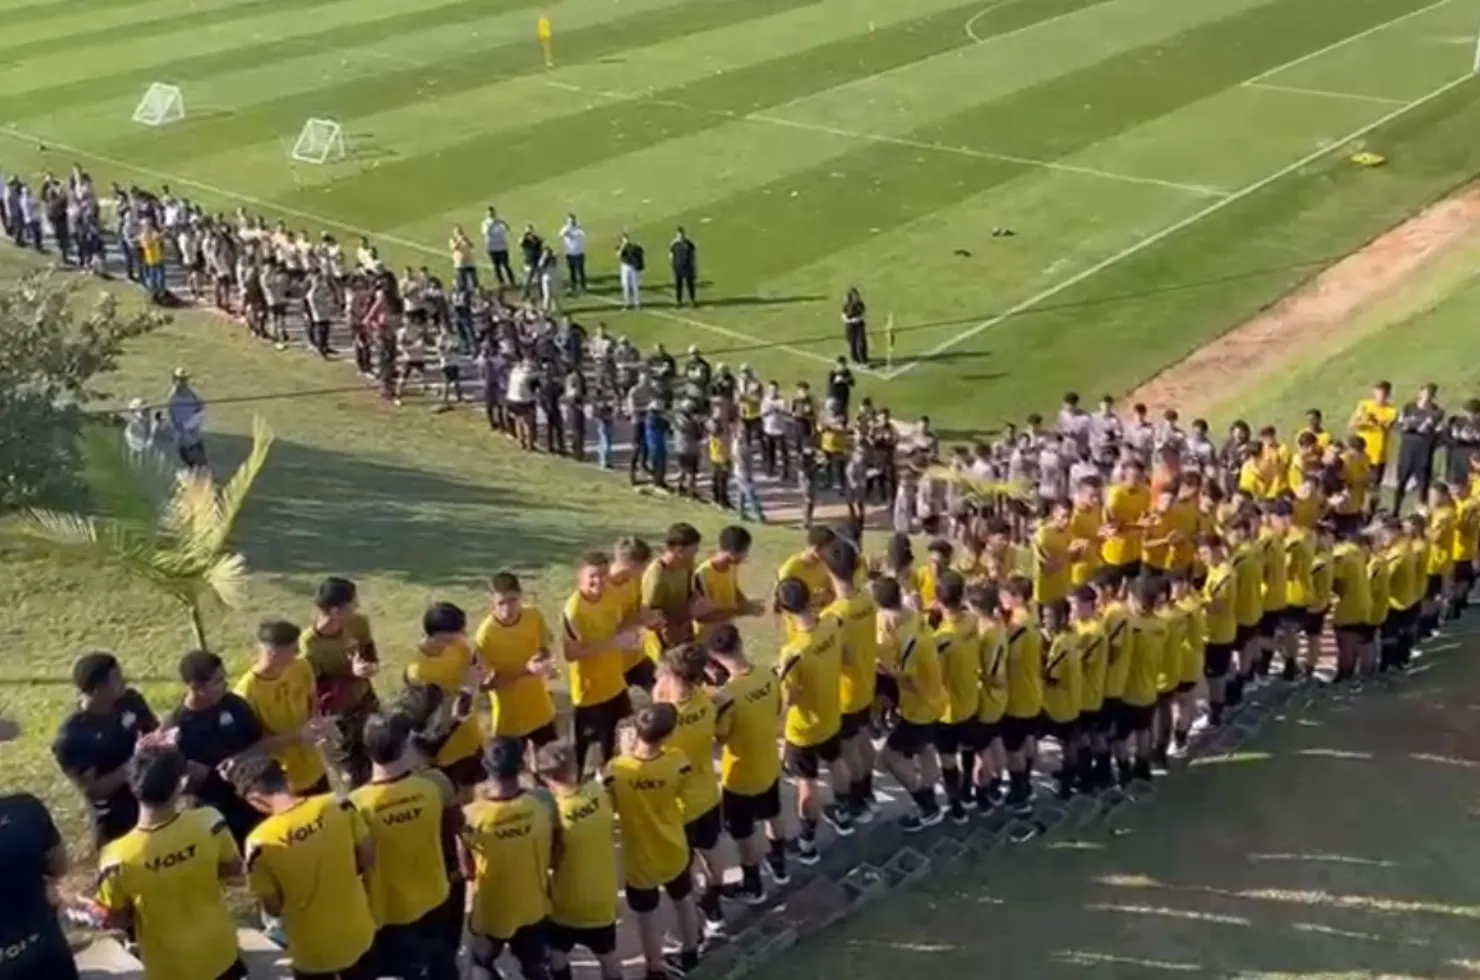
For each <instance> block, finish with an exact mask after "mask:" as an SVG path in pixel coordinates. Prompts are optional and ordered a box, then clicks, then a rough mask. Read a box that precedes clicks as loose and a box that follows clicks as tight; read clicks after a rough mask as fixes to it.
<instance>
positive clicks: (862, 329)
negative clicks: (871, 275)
mask: <svg viewBox="0 0 1480 980" xmlns="http://www.w3.org/2000/svg"><path fill="white" fill-rule="evenodd" d="M867 312H868V307H866V306H864V305H863V296H862V295H861V294H860V293H859V292H858V287H857V286H849V287H848V295H846V296H844V297H843V332H844V335H845V336H846V337H847V338H848V357H849V359H850V360H852V361H853V363H854V364H868V328H867V327H866V325H865V324H864V320H863V317H864V314H865V313H867Z"/></svg>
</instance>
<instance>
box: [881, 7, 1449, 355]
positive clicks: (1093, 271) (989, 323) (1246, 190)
mask: <svg viewBox="0 0 1480 980" xmlns="http://www.w3.org/2000/svg"><path fill="white" fill-rule="evenodd" d="M1449 2H1451V0H1438V2H1437V3H1432V4H1429V5H1428V6H1427V7H1421V8H1419V9H1418V10H1412V11H1409V12H1408V13H1406V14H1403V15H1402V16H1399V17H1395V18H1393V19H1392V20H1390V21H1387V22H1385V23H1382V24H1378V25H1377V26H1376V27H1369V28H1368V29H1367V30H1365V31H1362V32H1360V33H1358V34H1354V35H1352V36H1351V37H1349V38H1347V39H1345V40H1343V41H1337V42H1336V43H1335V44H1328V45H1327V46H1326V47H1324V48H1322V49H1321V50H1320V51H1316V52H1312V53H1311V54H1305V55H1301V56H1300V57H1299V58H1297V59H1295V60H1294V61H1291V62H1289V63H1288V64H1284V65H1279V66H1276V67H1275V68H1272V69H1270V70H1269V71H1266V72H1261V73H1260V74H1258V75H1255V76H1254V77H1253V78H1250V79H1247V80H1246V81H1244V82H1243V83H1242V84H1245V85H1247V84H1249V83H1250V82H1257V81H1259V80H1260V79H1262V78H1267V77H1269V76H1270V75H1273V74H1275V73H1276V72H1279V71H1281V70H1283V69H1285V68H1288V67H1290V66H1291V65H1298V64H1300V63H1302V62H1305V61H1308V60H1310V59H1311V58H1312V57H1314V56H1315V55H1318V54H1323V53H1325V52H1327V51H1332V50H1335V49H1336V48H1339V47H1341V46H1342V45H1344V44H1350V43H1351V42H1352V41H1355V40H1357V39H1358V38H1362V37H1367V36H1368V35H1370V34H1373V33H1375V32H1376V31H1379V30H1381V29H1383V28H1385V27H1390V26H1392V25H1393V24H1397V23H1401V22H1402V21H1405V20H1407V19H1409V18H1410V17H1415V16H1417V15H1418V14H1421V13H1424V12H1426V11H1429V10H1433V9H1434V8H1435V7H1439V6H1442V5H1444V4H1446V3H1449ZM1474 77H1475V76H1474V74H1473V73H1468V72H1467V73H1466V74H1464V75H1461V76H1460V77H1459V78H1456V79H1454V80H1453V81H1450V82H1446V83H1445V84H1443V85H1441V86H1439V87H1438V88H1436V89H1434V90H1433V91H1432V92H1430V93H1428V94H1427V95H1423V96H1420V97H1419V98H1417V99H1414V100H1413V101H1411V102H1404V103H1402V104H1400V105H1398V106H1397V107H1396V108H1394V109H1393V110H1392V111H1391V112H1388V113H1385V114H1384V115H1383V116H1381V117H1380V118H1378V119H1375V120H1373V121H1372V122H1370V123H1367V124H1366V125H1365V126H1362V127H1360V128H1358V129H1355V130H1353V131H1352V132H1350V133H1347V134H1346V135H1345V136H1342V137H1341V138H1339V139H1336V140H1333V141H1331V142H1330V143H1328V144H1326V145H1324V146H1321V147H1318V148H1317V149H1315V150H1313V151H1311V152H1310V153H1307V154H1306V155H1305V156H1303V157H1301V158H1300V159H1299V160H1296V161H1295V162H1294V163H1292V164H1289V165H1288V166H1286V167H1282V168H1281V169H1279V170H1277V171H1275V172H1274V173H1272V174H1269V175H1268V176H1266V177H1262V178H1260V179H1259V180H1256V181H1254V183H1252V184H1249V185H1248V186H1247V187H1243V188H1240V189H1239V190H1237V191H1234V192H1233V193H1232V194H1229V195H1228V196H1227V197H1224V198H1220V199H1219V200H1216V201H1214V202H1213V203H1212V204H1209V205H1208V206H1207V207H1205V208H1203V209H1202V210H1200V211H1196V212H1193V213H1192V214H1190V215H1188V216H1187V217H1185V218H1183V219H1181V220H1180V221H1176V222H1173V223H1172V224H1170V225H1167V226H1166V227H1165V228H1162V229H1161V230H1160V231H1155V232H1152V233H1151V234H1150V235H1147V236H1146V237H1145V238H1141V239H1138V240H1137V241H1135V242H1132V243H1131V244H1130V245H1128V246H1126V247H1125V248H1123V249H1121V250H1120V251H1119V252H1116V253H1115V254H1114V255H1111V256H1109V257H1108V258H1105V259H1102V260H1101V261H1099V262H1096V263H1095V264H1094V265H1092V266H1090V267H1089V268H1087V269H1084V270H1082V271H1080V272H1077V273H1075V274H1074V275H1072V276H1070V277H1069V278H1068V279H1064V280H1062V281H1061V282H1058V283H1055V284H1054V285H1052V286H1049V287H1048V288H1047V289H1044V290H1042V291H1040V292H1038V293H1035V294H1033V295H1032V296H1029V297H1028V298H1027V299H1025V300H1022V301H1021V302H1018V303H1015V304H1014V305H1012V306H1010V307H1008V308H1007V309H1006V310H1005V311H1003V312H1002V313H997V314H994V315H993V316H991V317H988V318H987V319H985V320H983V321H981V322H980V323H978V324H976V325H974V326H971V327H968V328H967V329H965V330H963V331H961V332H960V333H957V334H956V335H954V336H952V337H949V338H947V339H946V340H944V341H942V342H941V343H939V344H936V345H935V346H934V347H932V348H930V349H929V350H928V351H926V352H925V353H923V354H916V355H914V359H912V360H910V361H908V362H907V363H905V364H901V365H900V366H899V367H896V368H894V369H893V370H891V371H887V372H885V376H886V379H887V380H889V381H893V380H894V379H895V378H898V377H900V376H902V375H905V374H908V373H909V372H910V371H913V370H914V369H915V368H917V367H919V366H920V364H921V363H922V362H923V361H927V360H929V359H930V358H932V357H936V356H938V355H940V354H943V353H945V352H946V351H948V350H950V349H951V348H952V347H955V346H956V345H957V344H959V343H961V342H962V341H963V340H969V339H970V338H972V337H975V336H976V335H977V334H979V333H981V332H982V331H984V330H990V329H991V328H992V327H995V326H996V325H997V324H999V323H1001V322H1002V321H1004V320H1006V319H1008V318H1009V317H1013V316H1016V315H1018V314H1019V313H1022V312H1024V311H1026V310H1029V309H1032V308H1033V307H1035V306H1037V305H1038V304H1039V303H1042V302H1043V301H1044V300H1047V299H1052V298H1053V297H1055V296H1057V295H1058V294H1059V293H1062V292H1063V291H1064V290H1066V289H1070V288H1072V287H1074V286H1077V285H1079V284H1080V283H1081V282H1084V281H1085V280H1086V279H1088V278H1090V277H1091V276H1094V275H1097V274H1098V273H1101V272H1103V271H1105V270H1106V269H1108V268H1110V267H1111V266H1113V265H1116V264H1118V263H1120V262H1122V261H1124V260H1125V259H1128V258H1130V257H1131V256H1133V255H1137V254H1138V253H1140V252H1142V251H1144V250H1145V249H1148V248H1150V247H1151V246H1152V245H1155V244H1156V243H1157V242H1160V241H1162V240H1163V239H1166V238H1169V237H1171V236H1172V235H1175V234H1176V233H1177V232H1179V231H1181V230H1182V229H1184V228H1188V227H1191V226H1192V225H1195V224H1197V223H1198V222H1199V221H1201V220H1202V219H1204V218H1206V217H1208V216H1209V215H1212V214H1216V213H1217V212H1218V211H1220V210H1222V209H1223V208H1226V207H1227V206H1228V205H1230V204H1233V203H1234V202H1236V201H1241V200H1243V199H1244V198H1246V197H1248V196H1249V195H1250V194H1253V193H1255V192H1257V191H1261V190H1263V189H1264V188H1266V187H1268V186H1269V185H1270V184H1273V183H1274V182H1275V181H1277V180H1280V179H1281V178H1283V177H1287V176H1289V175H1290V174H1292V173H1294V172H1295V171H1297V170H1299V169H1300V168H1302V167H1304V166H1306V165H1307V164H1309V163H1311V162H1312V161H1315V160H1319V159H1320V158H1321V157H1323V156H1325V155H1326V154H1328V153H1330V152H1332V151H1333V150H1336V149H1338V148H1340V147H1341V146H1342V145H1343V144H1346V143H1350V142H1351V141H1352V140H1355V139H1360V138H1361V137H1363V136H1365V135H1367V134H1368V133H1370V132H1372V131H1373V130H1374V129H1377V128H1378V127H1379V126H1383V125H1385V124H1387V123H1389V122H1392V121H1393V120H1394V119H1397V118H1398V117H1399V116H1402V115H1404V114H1405V113H1408V112H1412V111H1413V110H1414V109H1417V108H1418V107H1419V106H1421V105H1425V104H1427V103H1429V102H1432V101H1433V100H1434V99H1437V98H1438V97H1439V96H1441V95H1443V94H1445V93H1446V92H1448V91H1450V90H1451V89H1454V88H1458V87H1459V86H1460V85H1463V84H1464V83H1465V82H1467V81H1469V80H1470V79H1472V78H1474Z"/></svg>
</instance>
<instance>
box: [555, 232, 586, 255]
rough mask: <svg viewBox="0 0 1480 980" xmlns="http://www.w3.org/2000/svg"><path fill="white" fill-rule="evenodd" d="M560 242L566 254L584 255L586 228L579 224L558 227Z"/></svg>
mask: <svg viewBox="0 0 1480 980" xmlns="http://www.w3.org/2000/svg"><path fill="white" fill-rule="evenodd" d="M560 244H561V246H562V247H563V248H564V249H565V254H566V255H585V254H586V229H584V228H582V227H581V226H580V225H574V224H567V225H566V226H565V227H564V228H561V229H560Z"/></svg>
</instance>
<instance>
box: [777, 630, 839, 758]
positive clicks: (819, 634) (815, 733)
mask: <svg viewBox="0 0 1480 980" xmlns="http://www.w3.org/2000/svg"><path fill="white" fill-rule="evenodd" d="M842 634H843V629H842V624H841V623H839V622H838V619H837V617H835V616H821V617H819V618H818V620H817V622H816V624H815V625H814V626H813V627H812V628H811V629H802V628H801V627H800V626H797V627H796V634H795V637H794V638H793V639H792V640H790V641H788V642H787V643H786V644H785V645H784V646H783V647H782V648H781V656H780V658H779V659H778V661H777V664H776V670H777V676H778V677H780V678H781V689H782V691H783V692H785V695H786V705H787V707H786V723H785V725H784V730H785V733H786V740H787V741H788V742H790V743H791V744H793V745H796V746H801V747H807V746H812V745H821V744H822V743H823V742H826V741H827V740H828V739H830V738H832V737H833V736H834V735H836V734H838V731H839V730H840V729H841V728H842V724H843V702H842V699H841V697H840V692H841V690H842V678H843V639H842Z"/></svg>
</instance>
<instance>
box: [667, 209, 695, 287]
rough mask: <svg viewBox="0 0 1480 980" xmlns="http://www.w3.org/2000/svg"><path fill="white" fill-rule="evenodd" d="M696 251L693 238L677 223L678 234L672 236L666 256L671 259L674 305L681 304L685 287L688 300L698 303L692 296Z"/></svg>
mask: <svg viewBox="0 0 1480 980" xmlns="http://www.w3.org/2000/svg"><path fill="white" fill-rule="evenodd" d="M698 251H699V250H698V249H697V248H696V247H695V245H694V240H693V239H692V238H690V237H689V236H688V235H686V234H684V230H683V226H682V225H679V227H678V234H676V235H674V236H673V241H672V243H670V244H669V246H668V257H669V258H670V259H671V260H672V261H673V302H674V305H675V306H682V305H683V294H684V290H685V289H687V290H688V291H689V302H690V303H691V304H693V305H694V306H698V305H699V301H698V299H696V298H695V297H694V284H695V282H696V281H697V280H698V276H699V254H698Z"/></svg>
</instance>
